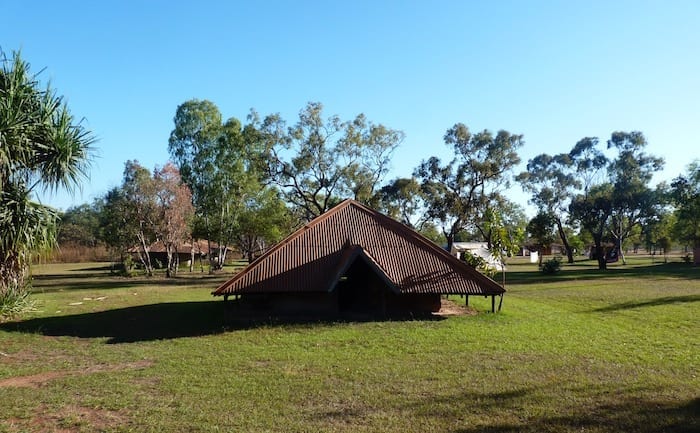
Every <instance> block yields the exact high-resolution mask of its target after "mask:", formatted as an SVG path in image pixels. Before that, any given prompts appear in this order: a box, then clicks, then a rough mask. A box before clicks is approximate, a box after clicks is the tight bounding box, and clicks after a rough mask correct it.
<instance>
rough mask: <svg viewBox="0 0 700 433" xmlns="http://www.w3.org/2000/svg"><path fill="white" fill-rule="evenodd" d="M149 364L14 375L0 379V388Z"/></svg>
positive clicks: (20, 386)
mask: <svg viewBox="0 0 700 433" xmlns="http://www.w3.org/2000/svg"><path fill="white" fill-rule="evenodd" d="M151 365H153V362H152V361H136V362H127V363H123V364H111V365H96V366H93V367H87V368H85V369H83V370H58V371H46V372H43V373H39V374H32V375H29V376H16V377H10V378H7V379H3V380H0V388H3V387H18V388H38V387H40V386H42V385H44V384H45V383H47V382H49V381H51V380H54V379H58V378H61V377H66V376H80V375H84V374H93V373H103V372H110V371H123V370H141V369H144V368H147V367H150V366H151Z"/></svg>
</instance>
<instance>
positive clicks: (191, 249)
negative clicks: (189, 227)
mask: <svg viewBox="0 0 700 433" xmlns="http://www.w3.org/2000/svg"><path fill="white" fill-rule="evenodd" d="M192 272H194V238H192V241H191V242H190V274H191V273H192Z"/></svg>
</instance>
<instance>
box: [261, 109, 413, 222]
mask: <svg viewBox="0 0 700 433" xmlns="http://www.w3.org/2000/svg"><path fill="white" fill-rule="evenodd" d="M258 129H259V130H260V131H261V133H262V137H263V138H264V140H265V143H266V146H267V151H268V154H267V155H268V158H269V163H270V164H269V173H270V176H271V178H272V180H273V181H274V182H275V183H276V184H277V185H278V186H279V187H280V188H282V191H283V192H284V194H285V197H286V198H287V200H288V202H290V203H291V204H292V205H293V206H295V207H297V208H298V209H300V210H301V212H300V213H301V215H302V216H303V217H304V218H305V219H306V220H311V219H313V218H314V217H316V216H318V215H320V214H322V213H324V212H326V211H328V210H329V209H330V208H331V207H333V206H334V205H335V204H337V203H339V202H340V201H342V200H343V199H345V198H354V199H355V200H358V201H361V202H364V203H366V204H374V202H375V200H376V197H375V192H376V190H377V188H378V186H379V184H380V183H381V181H382V180H383V178H384V176H385V175H386V174H387V172H388V170H389V164H390V162H391V156H392V154H393V152H394V150H395V149H396V147H397V146H398V145H399V143H401V141H402V140H403V137H404V134H403V132H401V131H396V130H393V129H390V128H387V127H385V126H384V125H381V124H374V123H372V122H371V121H369V120H367V118H366V117H365V116H364V115H363V114H359V115H357V116H356V117H355V118H354V119H352V120H348V121H343V120H341V119H340V118H339V117H338V116H330V117H328V118H324V113H323V105H322V104H321V103H319V102H309V103H308V104H307V105H306V107H304V109H302V110H301V111H300V112H299V119H298V121H297V122H296V123H295V124H294V125H292V126H287V124H286V122H285V121H284V120H283V119H282V118H281V117H280V116H279V114H272V115H269V116H267V117H265V119H264V120H263V121H262V122H261V123H260V125H259V126H258Z"/></svg>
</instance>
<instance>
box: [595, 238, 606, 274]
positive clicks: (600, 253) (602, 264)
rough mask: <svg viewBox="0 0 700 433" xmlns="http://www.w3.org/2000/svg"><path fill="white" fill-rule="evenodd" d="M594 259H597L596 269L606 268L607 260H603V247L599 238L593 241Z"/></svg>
mask: <svg viewBox="0 0 700 433" xmlns="http://www.w3.org/2000/svg"><path fill="white" fill-rule="evenodd" d="M595 252H596V259H598V269H600V270H601V271H603V270H606V269H608V262H607V261H605V249H604V248H603V245H601V242H600V241H599V240H596V242H595Z"/></svg>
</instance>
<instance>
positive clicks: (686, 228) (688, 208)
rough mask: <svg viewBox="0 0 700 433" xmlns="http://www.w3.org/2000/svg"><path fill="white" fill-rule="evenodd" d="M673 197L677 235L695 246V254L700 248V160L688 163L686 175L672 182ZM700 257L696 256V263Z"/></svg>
mask: <svg viewBox="0 0 700 433" xmlns="http://www.w3.org/2000/svg"><path fill="white" fill-rule="evenodd" d="M671 197H672V198H673V202H674V204H675V205H676V212H675V213H676V222H675V224H674V232H675V233H676V237H677V238H678V239H679V240H681V241H683V242H686V245H687V244H690V245H691V246H692V247H694V251H695V252H694V254H698V249H699V248H700V162H698V161H694V162H692V163H691V164H690V165H688V168H687V171H686V173H685V174H684V175H680V176H678V177H676V178H675V179H673V182H671ZM698 261H700V260H699V258H698V257H697V256H696V257H695V263H697V262H698Z"/></svg>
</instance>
